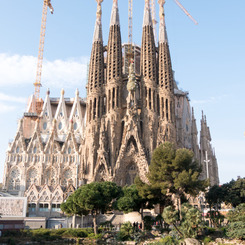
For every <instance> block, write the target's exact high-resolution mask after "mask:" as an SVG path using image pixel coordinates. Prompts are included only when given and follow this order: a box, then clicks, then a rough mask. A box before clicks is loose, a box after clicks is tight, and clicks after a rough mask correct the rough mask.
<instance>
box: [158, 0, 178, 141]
mask: <svg viewBox="0 0 245 245" xmlns="http://www.w3.org/2000/svg"><path fill="white" fill-rule="evenodd" d="M158 3H159V15H160V28H159V48H158V50H159V51H158V56H159V60H158V66H159V73H158V79H159V80H158V81H159V83H158V84H159V104H160V119H161V121H160V124H161V126H162V127H163V128H165V134H166V135H169V136H171V138H169V137H168V138H167V140H169V141H172V142H175V141H176V138H175V137H176V129H175V97H174V77H173V70H172V64H171V57H170V51H169V46H168V38H167V32H166V25H165V14H164V4H165V0H158ZM169 132H171V133H170V134H169Z"/></svg>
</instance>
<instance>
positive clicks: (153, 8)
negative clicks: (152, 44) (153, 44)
mask: <svg viewBox="0 0 245 245" xmlns="http://www.w3.org/2000/svg"><path fill="white" fill-rule="evenodd" d="M160 1H161V2H162V0H160ZM160 1H159V0H158V2H160ZM174 1H175V3H176V4H177V5H178V6H179V7H180V8H181V9H182V10H183V12H184V13H185V14H186V15H187V16H188V17H189V18H190V19H191V20H192V21H193V22H194V24H195V25H197V24H198V22H197V21H196V20H195V19H194V18H193V17H192V16H191V15H190V14H189V12H188V11H187V10H186V9H185V8H184V6H183V5H182V4H181V3H180V2H179V1H178V0H174ZM163 4H165V0H164V1H163ZM151 14H152V22H153V30H154V36H155V39H156V35H157V34H156V24H157V21H156V11H155V0H151Z"/></svg>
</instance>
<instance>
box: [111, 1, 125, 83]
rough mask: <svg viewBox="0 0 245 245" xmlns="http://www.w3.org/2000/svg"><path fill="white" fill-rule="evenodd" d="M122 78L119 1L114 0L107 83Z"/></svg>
mask: <svg viewBox="0 0 245 245" xmlns="http://www.w3.org/2000/svg"><path fill="white" fill-rule="evenodd" d="M121 77H122V43H121V31H120V22H119V13H118V1H117V0H113V5H112V11H111V23H110V31H109V39H108V48H107V82H108V83H110V82H111V81H112V80H114V81H115V80H118V79H120V78H121Z"/></svg>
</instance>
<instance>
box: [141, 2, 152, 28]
mask: <svg viewBox="0 0 245 245" xmlns="http://www.w3.org/2000/svg"><path fill="white" fill-rule="evenodd" d="M144 26H152V19H151V11H150V1H149V0H145V10H144V19H143V27H144Z"/></svg>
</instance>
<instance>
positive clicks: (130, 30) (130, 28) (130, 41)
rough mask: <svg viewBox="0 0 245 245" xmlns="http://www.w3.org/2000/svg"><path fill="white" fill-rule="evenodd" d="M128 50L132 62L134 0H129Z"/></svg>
mask: <svg viewBox="0 0 245 245" xmlns="http://www.w3.org/2000/svg"><path fill="white" fill-rule="evenodd" d="M128 45H129V47H128V52H127V56H128V57H127V58H128V59H129V61H130V62H132V60H133V58H134V56H133V0H128Z"/></svg>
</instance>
